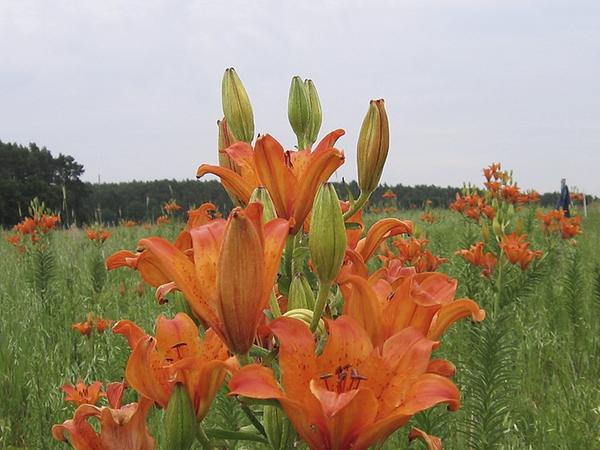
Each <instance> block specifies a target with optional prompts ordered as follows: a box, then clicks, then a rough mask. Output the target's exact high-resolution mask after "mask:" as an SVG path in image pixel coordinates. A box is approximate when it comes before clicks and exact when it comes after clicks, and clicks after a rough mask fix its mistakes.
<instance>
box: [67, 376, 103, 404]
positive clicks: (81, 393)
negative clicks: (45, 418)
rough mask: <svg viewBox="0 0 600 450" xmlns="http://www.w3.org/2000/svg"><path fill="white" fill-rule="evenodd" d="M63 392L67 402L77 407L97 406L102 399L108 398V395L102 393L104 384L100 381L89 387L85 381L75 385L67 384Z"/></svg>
mask: <svg viewBox="0 0 600 450" xmlns="http://www.w3.org/2000/svg"><path fill="white" fill-rule="evenodd" d="M61 390H62V391H63V392H64V393H65V401H66V402H72V403H74V404H75V406H80V405H83V404H89V405H95V404H96V403H98V402H99V401H100V399H101V398H102V397H106V394H105V393H104V392H102V383H101V382H100V381H94V382H93V383H92V384H90V385H89V386H87V385H86V384H85V383H84V382H83V381H79V382H78V383H77V384H75V385H72V384H65V385H63V387H62V388H61Z"/></svg>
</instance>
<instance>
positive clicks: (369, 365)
mask: <svg viewBox="0 0 600 450" xmlns="http://www.w3.org/2000/svg"><path fill="white" fill-rule="evenodd" d="M222 94H223V95H222V98H223V112H224V115H225V117H224V118H223V119H222V120H220V121H219V122H218V131H219V144H218V156H219V165H209V164H202V165H200V166H199V168H198V170H197V176H198V177H202V176H204V175H205V174H208V173H210V174H214V175H216V176H218V177H219V178H220V179H221V183H222V184H223V186H224V187H225V189H226V190H227V192H228V194H229V195H230V197H231V198H232V200H233V201H234V203H235V204H236V207H235V208H233V210H232V211H231V212H230V213H229V215H228V216H227V218H221V217H220V216H219V215H218V214H217V213H216V212H215V207H214V205H212V204H204V205H201V206H200V207H199V208H197V209H196V210H192V211H190V212H189V214H188V221H187V223H186V225H185V227H184V229H183V230H182V231H181V232H180V233H179V234H178V235H177V237H176V238H175V239H174V240H173V241H169V240H167V239H164V238H162V237H157V236H150V237H146V238H143V239H141V240H140V241H139V243H138V245H137V249H136V251H135V252H132V251H129V250H121V251H118V252H116V253H115V254H113V255H111V256H110V257H109V258H108V259H107V260H106V266H107V268H108V269H109V270H113V269H117V268H120V267H126V268H130V269H134V270H136V271H138V272H139V274H140V276H141V278H142V279H143V280H144V282H145V283H146V284H148V285H150V286H152V287H154V288H155V289H156V298H157V299H158V300H159V301H160V302H164V301H166V300H167V299H168V298H169V297H170V296H171V295H172V293H173V292H174V291H177V292H179V293H180V294H181V295H182V296H183V298H184V299H185V301H186V310H187V313H183V312H180V313H177V314H176V315H175V317H174V318H172V319H169V318H166V317H165V316H163V315H160V316H159V317H158V319H157V321H156V327H155V331H154V335H149V334H147V333H146V332H145V331H144V330H143V329H142V328H140V327H139V326H138V325H136V324H135V323H134V322H131V321H129V320H121V321H118V322H117V323H116V324H115V325H114V326H113V332H114V333H116V334H120V335H122V336H124V337H125V338H126V339H127V342H128V343H129V347H130V349H131V353H130V356H129V359H128V361H127V365H126V368H125V378H126V380H127V382H128V384H129V385H130V386H131V387H132V388H133V389H134V390H135V391H136V392H137V393H138V394H139V396H140V400H139V402H138V403H134V404H130V405H125V406H121V405H120V404H113V403H110V402H109V403H110V406H109V407H100V408H99V407H97V406H93V404H92V403H91V402H92V401H93V400H97V399H94V398H91V397H90V398H89V402H88V403H86V404H83V405H81V406H79V407H78V408H77V410H76V411H75V416H74V418H73V419H72V420H68V421H66V422H65V423H64V424H63V425H57V426H55V428H54V429H53V435H54V437H55V438H56V439H60V440H65V439H66V438H67V436H69V435H70V439H71V443H72V444H73V445H74V446H75V447H76V448H107V449H113V448H122V449H136V450H140V449H153V448H155V443H154V440H153V439H152V438H151V437H150V436H149V435H148V432H147V428H146V427H145V425H144V423H143V422H144V420H145V417H146V415H147V413H148V410H149V408H150V407H152V405H156V406H157V407H158V408H162V409H163V410H164V415H163V426H164V430H165V436H166V439H167V443H166V447H165V448H174V449H189V448H190V447H191V445H192V444H193V441H194V440H195V439H200V440H202V441H203V444H204V446H205V448H209V447H210V445H211V442H210V438H209V436H211V433H209V431H210V430H207V432H206V433H204V431H198V430H199V426H200V425H199V424H200V423H201V422H202V421H203V419H204V418H205V417H206V415H207V413H208V411H209V409H210V407H211V403H212V402H213V400H214V399H215V396H216V395H217V393H218V392H219V390H220V389H221V387H222V386H223V384H225V382H226V380H227V384H228V395H230V396H232V397H236V398H237V399H238V400H237V401H239V402H241V403H242V404H244V403H245V402H248V401H253V400H252V399H254V400H257V401H258V403H257V404H260V405H261V406H255V407H254V406H253V408H248V407H246V406H245V405H244V408H245V411H246V412H247V413H248V414H249V415H251V417H252V420H251V422H252V423H253V424H254V425H255V426H256V429H257V430H260V433H262V434H263V435H264V436H266V437H267V438H268V439H269V442H271V440H272V439H283V438H282V436H283V435H284V433H283V432H282V429H283V428H282V427H284V426H285V424H286V423H287V424H288V426H289V423H291V425H292V426H293V428H294V429H295V431H296V433H297V438H298V439H301V440H303V441H304V442H305V443H306V444H307V445H308V446H309V447H310V448H312V449H325V450H328V449H331V450H333V449H346V448H353V449H356V450H360V449H367V448H369V447H371V446H378V445H380V444H382V443H383V442H384V441H385V440H386V439H387V438H388V436H390V435H391V434H392V433H393V432H394V431H395V430H397V429H398V428H400V427H402V426H404V425H405V424H406V423H407V422H408V421H409V420H410V419H411V417H412V416H413V415H415V414H416V413H418V412H420V411H423V410H426V409H429V408H432V407H434V406H436V405H439V404H447V405H448V407H449V409H450V410H456V409H457V408H458V407H459V405H460V393H459V390H458V388H457V387H456V385H455V384H454V383H453V382H452V380H451V378H452V376H453V375H454V373H455V371H456V369H455V367H454V365H453V364H452V363H451V362H450V361H447V360H445V359H439V358H436V357H435V356H434V352H435V350H436V348H437V347H438V346H439V345H440V339H441V338H442V336H443V334H444V332H445V331H446V330H447V329H448V327H449V326H451V325H452V324H453V323H455V322H456V321H458V320H459V319H463V318H467V317H470V318H471V319H472V320H474V321H481V320H483V319H484V317H485V312H484V310H482V309H481V308H480V307H479V306H478V304H477V303H475V302H474V301H473V300H470V299H466V298H459V299H456V298H455V297H456V289H457V281H456V280H454V279H452V278H451V277H449V276H448V275H446V274H443V273H438V272H436V270H437V269H438V268H439V266H440V264H442V263H444V262H445V261H446V260H445V259H443V258H438V257H436V256H434V255H433V254H432V253H431V252H430V251H429V250H427V249H426V245H427V240H425V239H417V238H415V237H408V238H403V237H401V236H402V235H410V234H412V233H413V231H414V228H413V224H412V222H410V221H404V220H400V219H397V218H384V219H382V220H379V221H378V222H376V223H374V224H373V225H371V226H370V227H369V228H368V229H367V227H366V226H365V224H364V222H363V220H362V211H363V208H364V207H365V205H366V204H367V202H368V200H369V198H370V196H371V194H372V193H373V192H374V190H375V189H376V187H377V185H378V184H379V180H380V177H381V174H382V170H383V166H384V163H385V160H386V158H387V152H388V148H389V124H388V119H387V113H386V111H385V107H384V102H383V100H373V101H371V102H370V104H369V109H368V111H367V114H366V116H365V119H364V121H363V124H362V127H361V130H360V133H359V139H358V143H357V163H358V179H359V187H360V196H359V197H358V199H356V200H354V201H349V202H342V201H340V199H339V197H338V194H337V192H336V190H335V187H334V186H333V185H332V184H330V183H328V182H327V181H328V179H329V178H330V177H331V176H332V174H333V173H334V172H335V171H336V170H337V169H338V168H339V167H340V166H341V165H342V164H343V163H344V161H345V156H344V153H343V152H342V151H341V150H340V149H338V148H337V142H338V139H339V138H341V136H343V134H344V131H343V130H335V131H333V132H331V133H329V134H326V135H325V136H324V137H323V138H322V139H321V140H320V141H319V142H318V143H317V137H318V134H319V130H320V125H321V107H320V103H319V98H318V95H317V92H316V89H315V86H314V84H313V83H312V81H310V80H302V79H301V78H299V77H294V79H293V80H292V84H291V87H290V98H289V109H288V117H289V120H290V124H291V126H292V129H293V131H294V133H295V135H296V137H297V146H296V147H297V150H289V149H286V148H284V146H283V145H282V144H281V143H279V142H278V141H277V140H276V139H275V138H274V137H272V136H271V135H269V134H262V135H260V136H258V137H256V138H255V132H254V116H253V111H252V107H251V104H250V102H249V99H248V94H247V92H246V90H245V88H244V86H243V85H242V83H241V81H240V79H239V77H238V76H237V73H236V72H235V71H234V70H233V69H228V70H227V71H226V72H225V76H224V78H223V92H222ZM316 143H317V144H316ZM315 144H316V145H315ZM165 210H166V208H165ZM394 238H395V240H393V241H392V242H391V244H392V247H393V248H394V249H395V250H391V249H390V247H388V245H387V241H388V240H390V239H394ZM336 294H337V295H336ZM340 297H341V298H340ZM340 301H341V303H340ZM90 321H91V317H90V318H89V319H88V325H89V322H90ZM199 328H200V329H201V331H199ZM88 393H89V389H88ZM99 395H100V394H99ZM82 396H83V395H82ZM107 396H108V392H107ZM109 397H110V396H109ZM109 400H110V398H109ZM264 400H269V401H270V404H269V405H268V406H262V405H263V404H264ZM273 405H276V407H277V408H281V409H278V411H280V413H274V412H273V410H272V409H270V408H274V406H273ZM255 408H256V409H259V408H261V409H262V411H261V413H260V414H258V416H254V412H253V409H255ZM92 416H95V417H98V418H99V419H100V423H99V427H98V428H92V427H90V425H89V424H88V422H87V419H88V418H89V417H92ZM275 416H277V417H278V419H277V420H275V419H273V417H275ZM259 418H262V420H263V421H264V426H263V425H256V424H257V423H258V422H260V419H259ZM200 430H202V428H200ZM232 433H234V435H232V438H239V439H245V438H247V437H248V433H241V432H240V433H239V434H237V432H232ZM117 435H118V436H120V442H119V443H118V445H117V444H116V443H115V441H114V440H113V439H114V437H115V436H117ZM285 435H286V436H288V437H289V436H291V438H290V439H292V440H293V439H296V437H294V435H293V433H292V434H289V435H288V434H285ZM253 436H254V437H256V436H255V435H253ZM410 436H411V439H412V438H417V437H418V438H422V439H424V440H425V441H426V442H428V443H429V445H430V446H431V445H433V446H438V447H439V445H441V443H440V441H439V439H438V438H435V437H432V436H429V435H427V433H426V432H425V431H423V430H418V429H415V430H413V432H412V433H411V435H410ZM261 439H262V438H261ZM286 439H287V437H286ZM76 443H77V445H79V447H77V445H76ZM84 444H85V445H87V446H88V447H84ZM288 444H289V445H288V447H295V446H297V445H298V443H295V442H293V441H292V442H289V443H288ZM94 446H97V447H94ZM278 448H279V447H278ZM281 448H283V447H281ZM432 448H433V447H432Z"/></svg>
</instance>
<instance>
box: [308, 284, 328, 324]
mask: <svg viewBox="0 0 600 450" xmlns="http://www.w3.org/2000/svg"><path fill="white" fill-rule="evenodd" d="M329 288H331V281H329V282H324V283H321V284H320V285H319V292H318V294H317V302H316V303H315V310H314V312H313V317H312V320H311V322H310V331H311V332H313V333H314V332H315V330H316V329H317V326H318V325H319V320H321V315H322V314H323V310H324V309H325V304H326V303H327V297H329Z"/></svg>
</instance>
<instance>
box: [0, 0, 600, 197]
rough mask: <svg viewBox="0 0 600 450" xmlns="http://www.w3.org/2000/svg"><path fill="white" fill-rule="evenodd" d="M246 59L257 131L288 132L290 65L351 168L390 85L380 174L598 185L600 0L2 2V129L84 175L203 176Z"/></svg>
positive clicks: (424, 179) (596, 188) (345, 172)
mask: <svg viewBox="0 0 600 450" xmlns="http://www.w3.org/2000/svg"><path fill="white" fill-rule="evenodd" d="M229 66H234V67H235V68H236V70H237V72H238V73H239V75H240V77H241V78H242V80H243V82H244V84H245V86H246V89H247V90H248V93H249V95H250V98H251V100H252V103H253V106H254V113H255V119H256V130H257V132H260V133H267V132H268V133H271V134H272V135H273V136H275V137H276V138H278V139H279V140H280V141H281V142H282V143H283V144H284V146H286V147H289V148H291V147H292V146H293V145H294V143H295V140H294V137H293V133H292V131H291V128H290V127H289V125H288V122H287V94H288V89H289V83H290V80H291V77H292V76H293V75H300V76H302V77H304V78H311V79H313V80H314V81H315V84H316V86H317V89H318V91H319V94H320V97H321V103H322V107H323V113H324V120H323V127H322V129H321V132H322V134H323V133H324V132H327V131H329V130H332V129H335V128H344V129H346V131H347V134H346V136H345V137H344V138H343V139H342V140H341V141H340V145H339V146H340V147H341V148H343V149H344V150H345V152H346V156H347V162H346V164H345V166H344V167H343V168H342V169H340V170H339V171H338V173H337V174H336V175H335V178H336V179H338V180H340V179H341V177H345V178H346V179H354V178H355V177H356V176H355V173H356V166H355V158H356V137H357V134H358V129H359V127H360V124H361V121H362V118H363V116H364V114H365V112H366V109H367V106H368V101H369V100H370V99H372V98H380V97H383V98H385V100H386V105H387V109H388V114H389V117H390V122H391V123H390V126H391V133H392V136H391V139H392V142H391V148H390V155H389V158H388V163H387V166H386V169H385V171H384V174H383V181H386V182H388V183H394V184H395V183H403V184H437V185H454V186H457V185H461V184H462V182H463V181H471V182H474V183H480V182H481V179H482V178H481V177H480V174H481V172H480V170H481V167H483V166H484V165H487V164H489V163H491V162H493V161H500V162H502V164H503V166H504V167H506V168H513V169H514V173H515V177H516V179H517V180H518V181H519V184H520V185H521V186H523V187H524V188H530V187H533V188H536V189H538V190H541V191H549V190H556V189H558V187H559V183H560V178H561V177H566V178H567V181H568V183H569V184H570V185H571V186H578V187H580V188H581V189H584V190H586V191H587V192H591V193H595V194H600V174H599V173H600V120H599V119H600V87H599V84H600V1H598V0H589V1H585V0H572V1H568V0H564V1H552V0H539V1H526V0H515V1H512V0H502V1H500V0H497V1H486V0H437V1H433V0H404V1H398V0H396V1H382V0H377V1H373V0H371V1H355V0H344V1H341V0H340V1H333V0H331V1H310V0H304V1H284V0H263V1H234V0H227V1H222V0H219V1H217V0H215V1H185V0H179V1H176V0H143V1H131V0H128V1H114V0H97V1H83V0H81V1H75V0H73V1H66V0H62V1H61V0H53V1H45V0H39V1H28V0H0V140H2V141H10V142H18V143H22V144H27V143H29V142H36V143H38V144H39V145H44V146H46V147H48V148H49V149H50V150H51V151H52V152H53V153H55V154H58V153H59V152H62V153H66V154H70V155H73V156H74V157H75V159H76V160H77V161H79V162H80V163H82V164H84V166H85V169H86V174H85V179H86V180H90V181H96V180H97V179H98V176H99V175H100V177H101V180H102V181H126V180H132V179H138V180H150V179H156V178H176V179H183V178H193V177H194V175H195V171H196V168H197V166H198V165H199V164H200V163H203V162H210V163H216V161H217V153H216V120H217V119H219V118H220V117H221V116H222V110H221V104H220V82H221V77H222V74H223V71H224V69H225V68H226V67H229Z"/></svg>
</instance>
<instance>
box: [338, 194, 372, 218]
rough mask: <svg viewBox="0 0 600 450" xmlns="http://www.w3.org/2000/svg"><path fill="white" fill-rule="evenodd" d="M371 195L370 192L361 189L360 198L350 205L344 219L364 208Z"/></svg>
mask: <svg viewBox="0 0 600 450" xmlns="http://www.w3.org/2000/svg"><path fill="white" fill-rule="evenodd" d="M370 196H371V193H370V192H368V193H366V192H363V191H360V195H359V196H358V199H357V200H356V201H355V202H354V203H353V204H352V205H351V206H350V209H349V210H348V211H346V212H345V213H344V221H346V220H348V219H349V218H350V217H352V216H353V215H354V214H356V213H357V212H358V211H359V210H360V209H362V207H363V206H365V203H367V201H368V200H369V197H370Z"/></svg>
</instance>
